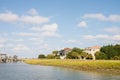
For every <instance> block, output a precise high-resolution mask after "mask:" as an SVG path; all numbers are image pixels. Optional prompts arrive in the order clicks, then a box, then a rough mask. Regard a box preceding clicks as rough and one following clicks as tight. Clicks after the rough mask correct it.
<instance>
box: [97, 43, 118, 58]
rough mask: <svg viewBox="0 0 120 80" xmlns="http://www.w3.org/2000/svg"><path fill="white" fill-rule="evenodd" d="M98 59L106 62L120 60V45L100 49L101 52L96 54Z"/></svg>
mask: <svg viewBox="0 0 120 80" xmlns="http://www.w3.org/2000/svg"><path fill="white" fill-rule="evenodd" d="M95 56H96V59H105V60H120V45H119V44H116V45H107V46H103V47H102V48H101V49H100V52H96V54H95Z"/></svg>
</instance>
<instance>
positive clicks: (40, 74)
mask: <svg viewBox="0 0 120 80" xmlns="http://www.w3.org/2000/svg"><path fill="white" fill-rule="evenodd" d="M0 80H120V75H108V74H98V73H90V72H84V71H79V70H73V69H67V68H61V67H52V66H40V65H28V64H25V63H7V64H3V63H2V64H0Z"/></svg>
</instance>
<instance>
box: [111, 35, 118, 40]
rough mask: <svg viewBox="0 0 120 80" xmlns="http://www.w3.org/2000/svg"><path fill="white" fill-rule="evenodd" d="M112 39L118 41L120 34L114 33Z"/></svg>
mask: <svg viewBox="0 0 120 80" xmlns="http://www.w3.org/2000/svg"><path fill="white" fill-rule="evenodd" d="M112 39H113V40H115V41H120V35H114V36H113V37H112Z"/></svg>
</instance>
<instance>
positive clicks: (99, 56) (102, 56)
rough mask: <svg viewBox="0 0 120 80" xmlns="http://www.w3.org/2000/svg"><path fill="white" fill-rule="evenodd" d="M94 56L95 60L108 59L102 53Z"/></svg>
mask: <svg viewBox="0 0 120 80" xmlns="http://www.w3.org/2000/svg"><path fill="white" fill-rule="evenodd" d="M95 56H96V59H104V60H106V59H108V58H107V55H106V54H105V53H103V52H96V53H95Z"/></svg>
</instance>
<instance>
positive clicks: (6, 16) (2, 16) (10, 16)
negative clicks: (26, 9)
mask: <svg viewBox="0 0 120 80" xmlns="http://www.w3.org/2000/svg"><path fill="white" fill-rule="evenodd" d="M18 20H19V16H18V15H17V14H14V13H12V12H6V13H0V21H4V22H16V21H18Z"/></svg>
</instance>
